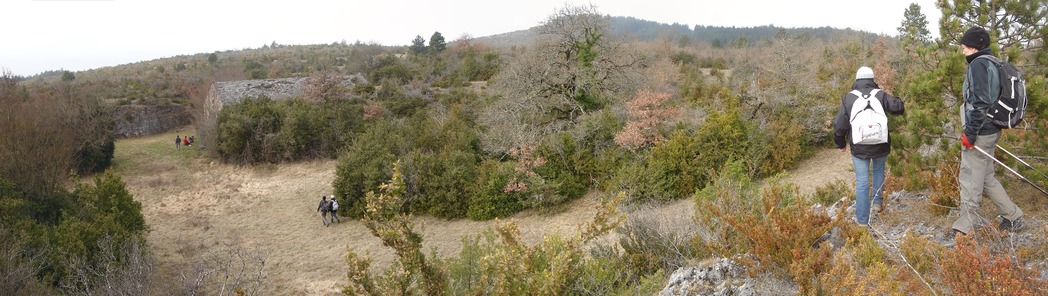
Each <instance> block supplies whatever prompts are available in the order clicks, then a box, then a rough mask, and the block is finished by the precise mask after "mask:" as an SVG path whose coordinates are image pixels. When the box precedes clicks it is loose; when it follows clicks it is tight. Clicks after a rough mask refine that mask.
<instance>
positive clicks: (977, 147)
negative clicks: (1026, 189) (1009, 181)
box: [972, 146, 1048, 195]
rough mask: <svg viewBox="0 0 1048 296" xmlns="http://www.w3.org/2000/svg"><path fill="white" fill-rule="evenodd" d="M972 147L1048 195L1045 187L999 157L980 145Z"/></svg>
mask: <svg viewBox="0 0 1048 296" xmlns="http://www.w3.org/2000/svg"><path fill="white" fill-rule="evenodd" d="M972 148H975V150H979V152H981V153H982V154H983V155H986V157H989V158H990V159H993V161H994V162H996V163H997V164H999V165H1001V166H1002V167H1004V168H1005V169H1007V170H1008V171H1009V172H1012V174H1015V175H1016V176H1018V177H1019V179H1023V181H1026V183H1030V186H1033V188H1037V190H1040V191H1041V193H1044V195H1048V191H1044V189H1042V188H1041V187H1040V186H1037V184H1034V183H1033V182H1032V181H1030V179H1027V178H1026V177H1023V175H1021V174H1019V172H1016V171H1015V170H1013V169H1012V168H1011V167H1009V166H1008V165H1005V164H1004V163H1003V162H1001V161H1000V160H997V158H996V157H993V155H990V154H989V153H986V150H983V149H982V148H979V146H972Z"/></svg>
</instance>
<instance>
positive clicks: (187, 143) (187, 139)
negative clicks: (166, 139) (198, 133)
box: [182, 136, 189, 147]
mask: <svg viewBox="0 0 1048 296" xmlns="http://www.w3.org/2000/svg"><path fill="white" fill-rule="evenodd" d="M182 145H186V147H189V136H186V137H185V138H182Z"/></svg>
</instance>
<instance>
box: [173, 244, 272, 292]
mask: <svg viewBox="0 0 1048 296" xmlns="http://www.w3.org/2000/svg"><path fill="white" fill-rule="evenodd" d="M191 249H192V248H188V247H183V248H181V249H180V250H179V253H180V254H181V255H182V256H183V262H182V266H181V268H180V271H179V273H178V278H179V280H180V282H181V291H180V293H179V294H182V295H210V294H216V295H229V294H237V295H264V294H266V293H265V291H264V288H263V287H262V283H264V282H265V278H266V273H265V267H266V255H265V253H264V252H262V250H260V249H258V248H248V247H245V246H244V245H242V244H240V243H231V244H227V245H226V246H225V247H223V248H218V249H208V250H207V252H206V253H204V254H203V255H201V256H194V255H193V254H192V252H188V250H191Z"/></svg>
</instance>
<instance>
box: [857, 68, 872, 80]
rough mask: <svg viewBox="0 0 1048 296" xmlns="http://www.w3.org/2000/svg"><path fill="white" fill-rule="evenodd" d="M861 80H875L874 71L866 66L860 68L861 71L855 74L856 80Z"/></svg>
mask: <svg viewBox="0 0 1048 296" xmlns="http://www.w3.org/2000/svg"><path fill="white" fill-rule="evenodd" d="M859 79H873V69H870V67H866V66H863V67H861V68H859V71H856V72H855V80H859Z"/></svg>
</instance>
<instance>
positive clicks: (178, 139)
mask: <svg viewBox="0 0 1048 296" xmlns="http://www.w3.org/2000/svg"><path fill="white" fill-rule="evenodd" d="M179 147H182V138H181V137H179V136H178V135H175V150H178V148H179Z"/></svg>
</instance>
